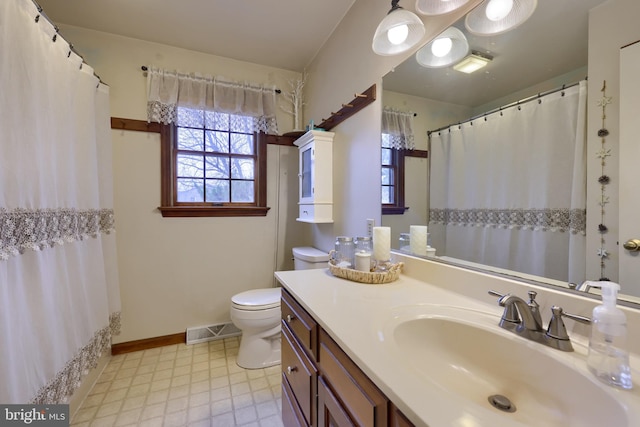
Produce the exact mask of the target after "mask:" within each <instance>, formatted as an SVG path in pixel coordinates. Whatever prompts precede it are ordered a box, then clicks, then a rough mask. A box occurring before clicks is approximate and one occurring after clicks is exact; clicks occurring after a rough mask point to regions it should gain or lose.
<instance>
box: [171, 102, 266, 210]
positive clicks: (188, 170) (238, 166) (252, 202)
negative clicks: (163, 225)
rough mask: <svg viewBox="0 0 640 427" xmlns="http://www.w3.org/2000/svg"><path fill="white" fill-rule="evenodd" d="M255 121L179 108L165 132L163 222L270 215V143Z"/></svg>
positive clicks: (240, 116) (249, 118)
mask: <svg viewBox="0 0 640 427" xmlns="http://www.w3.org/2000/svg"><path fill="white" fill-rule="evenodd" d="M253 120H254V118H253V117H249V116H243V115H234V114H226V113H218V112H213V111H203V110H197V109H189V108H184V107H179V108H178V116H177V121H176V123H175V124H173V125H168V126H165V129H164V130H163V132H162V206H161V207H160V208H159V209H160V211H161V212H162V215H163V216H264V215H266V213H267V211H268V209H269V208H267V207H266V142H265V140H264V138H262V137H260V135H264V134H255V133H254V132H253V129H254V124H253Z"/></svg>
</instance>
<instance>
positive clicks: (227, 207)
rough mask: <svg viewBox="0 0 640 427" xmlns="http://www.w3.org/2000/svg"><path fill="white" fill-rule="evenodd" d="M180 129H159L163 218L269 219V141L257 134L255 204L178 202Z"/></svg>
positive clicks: (167, 127) (255, 139) (261, 134)
mask: <svg viewBox="0 0 640 427" xmlns="http://www.w3.org/2000/svg"><path fill="white" fill-rule="evenodd" d="M177 128H178V126H175V125H173V124H171V125H162V126H161V130H160V145H161V148H160V163H161V167H160V169H161V177H160V180H161V192H160V206H159V207H158V210H159V211H160V212H161V213H162V216H163V217H238V216H239V217H243V216H266V215H267V212H268V211H269V209H270V208H269V207H267V138H266V134H264V133H254V134H253V139H254V142H255V148H256V162H255V175H254V176H255V180H254V181H255V189H256V199H255V200H256V201H255V203H253V204H234V203H223V204H221V205H217V204H214V203H206V204H205V203H202V204H186V203H177V202H176V195H175V183H176V177H175V168H176V163H175V140H176V135H177Z"/></svg>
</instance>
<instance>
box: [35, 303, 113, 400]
mask: <svg viewBox="0 0 640 427" xmlns="http://www.w3.org/2000/svg"><path fill="white" fill-rule="evenodd" d="M115 329H118V330H119V329H120V312H119V311H118V312H115V313H111V315H110V316H109V326H106V327H104V328H102V329H100V330H99V331H97V332H96V333H95V335H94V336H93V338H92V339H91V341H89V343H88V344H87V345H86V346H84V347H83V348H81V349H80V351H79V352H78V353H77V354H76V355H75V357H74V358H73V359H71V360H70V361H68V362H67V364H66V366H65V367H64V368H63V369H62V370H61V371H60V372H58V373H57V374H56V376H55V377H54V378H53V379H51V381H49V382H48V383H47V385H45V386H44V387H42V388H41V389H40V390H39V391H38V393H37V394H36V396H35V397H34V398H33V399H32V400H31V402H29V404H34V405H46V404H54V403H64V402H66V401H67V398H68V397H69V396H71V395H72V394H73V392H74V391H75V390H76V389H77V388H78V387H79V386H80V383H81V381H82V377H83V376H85V375H86V374H88V373H89V370H91V369H93V368H95V367H96V366H98V359H100V356H102V353H103V352H104V351H105V350H108V349H109V348H111V336H112V335H114V334H113V333H112V331H113V330H115Z"/></svg>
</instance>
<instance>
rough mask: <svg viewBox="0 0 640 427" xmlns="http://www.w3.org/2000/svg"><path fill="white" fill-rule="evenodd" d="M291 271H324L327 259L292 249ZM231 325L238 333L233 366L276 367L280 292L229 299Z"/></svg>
mask: <svg viewBox="0 0 640 427" xmlns="http://www.w3.org/2000/svg"><path fill="white" fill-rule="evenodd" d="M293 260H294V268H295V269H296V270H308V269H312V268H325V267H326V266H327V261H329V255H328V254H327V253H326V252H323V251H321V250H319V249H316V248H312V247H300V248H293ZM230 311H231V321H232V322H233V324H234V325H236V327H237V328H238V329H240V330H241V331H242V337H241V338H240V348H239V349H238V357H237V363H238V365H239V366H241V367H242V368H247V369H258V368H266V367H269V366H273V365H277V364H279V363H280V354H281V353H280V316H281V314H280V288H265V289H252V290H249V291H245V292H240V293H239V294H236V295H234V296H233V297H231V310H230Z"/></svg>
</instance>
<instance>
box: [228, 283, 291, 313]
mask: <svg viewBox="0 0 640 427" xmlns="http://www.w3.org/2000/svg"><path fill="white" fill-rule="evenodd" d="M280 290H281V288H267V289H252V290H250V291H245V292H240V293H239V294H236V295H234V296H233V297H231V302H232V303H233V305H234V306H235V307H236V308H238V309H240V310H266V309H268V308H275V307H279V306H280V295H281V292H280Z"/></svg>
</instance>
